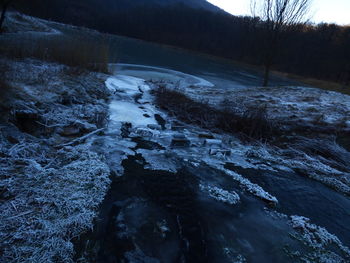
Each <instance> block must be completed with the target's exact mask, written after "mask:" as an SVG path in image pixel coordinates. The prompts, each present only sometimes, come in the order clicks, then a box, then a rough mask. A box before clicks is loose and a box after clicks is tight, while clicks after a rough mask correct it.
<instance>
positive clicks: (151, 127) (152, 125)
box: [147, 124, 162, 130]
mask: <svg viewBox="0 0 350 263" xmlns="http://www.w3.org/2000/svg"><path fill="white" fill-rule="evenodd" d="M147 127H148V128H150V129H152V130H161V129H162V127H161V126H160V125H158V124H148V125H147Z"/></svg>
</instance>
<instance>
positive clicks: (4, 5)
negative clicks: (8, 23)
mask: <svg viewBox="0 0 350 263" xmlns="http://www.w3.org/2000/svg"><path fill="white" fill-rule="evenodd" d="M11 2H12V0H1V1H0V3H1V9H2V11H1V17H0V34H1V32H2V25H3V23H4V21H5V17H6V11H7V8H8V7H9V5H10V3H11Z"/></svg>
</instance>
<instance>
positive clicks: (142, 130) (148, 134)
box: [134, 128, 153, 138]
mask: <svg viewBox="0 0 350 263" xmlns="http://www.w3.org/2000/svg"><path fill="white" fill-rule="evenodd" d="M134 133H135V134H136V135H137V136H141V137H144V138H145V137H146V138H148V137H153V132H152V131H151V130H149V129H145V128H138V129H136V131H135V132H134Z"/></svg>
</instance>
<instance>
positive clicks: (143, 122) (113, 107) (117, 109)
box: [110, 101, 157, 127]
mask: <svg viewBox="0 0 350 263" xmlns="http://www.w3.org/2000/svg"><path fill="white" fill-rule="evenodd" d="M110 111H111V116H110V118H111V121H114V122H128V123H131V124H132V125H133V126H134V127H136V126H147V125H149V124H157V122H156V120H155V119H154V117H153V114H152V113H151V112H150V111H148V110H145V109H140V107H139V106H138V105H135V104H134V103H131V102H126V101H112V103H111V104H110ZM145 116H147V117H145ZM148 116H149V117H148Z"/></svg>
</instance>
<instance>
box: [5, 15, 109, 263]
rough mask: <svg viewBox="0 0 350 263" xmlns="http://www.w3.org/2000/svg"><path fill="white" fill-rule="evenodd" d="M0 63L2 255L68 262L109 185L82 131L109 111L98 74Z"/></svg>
mask: <svg viewBox="0 0 350 263" xmlns="http://www.w3.org/2000/svg"><path fill="white" fill-rule="evenodd" d="M17 15H18V14H17ZM11 17H12V16H11ZM23 19H27V17H24V18H23ZM15 25H16V24H15ZM0 65H1V71H2V72H1V75H2V79H1V89H2V94H1V110H2V116H1V124H0V125H1V132H0V141H1V146H0V156H1V162H0V193H1V198H0V209H1V211H2V212H1V214H0V240H1V261H2V262H71V261H72V259H73V256H74V247H73V243H72V241H73V239H74V238H77V237H79V236H80V235H81V234H82V233H84V232H86V231H88V230H89V229H91V228H92V227H93V219H94V218H95V217H96V215H97V212H98V206H99V204H100V203H101V202H102V200H103V198H104V196H105V194H106V192H107V190H108V187H109V184H110V179H109V175H110V169H109V167H108V166H107V164H106V160H105V158H104V156H102V155H100V154H97V153H96V152H94V151H93V150H92V149H91V147H92V146H91V140H90V137H92V136H89V135H95V136H96V131H99V132H101V131H102V130H103V129H102V128H103V127H104V125H105V123H106V120H107V118H108V105H107V99H108V96H109V94H110V93H109V91H108V89H107V88H106V87H105V85H104V79H105V76H104V75H103V74H99V73H92V72H87V71H80V72H76V70H75V69H73V68H69V67H67V66H62V65H59V64H53V63H46V62H43V61H39V60H33V59H24V60H20V59H16V60H13V59H9V58H1V60H0ZM5 85H6V86H5Z"/></svg>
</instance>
